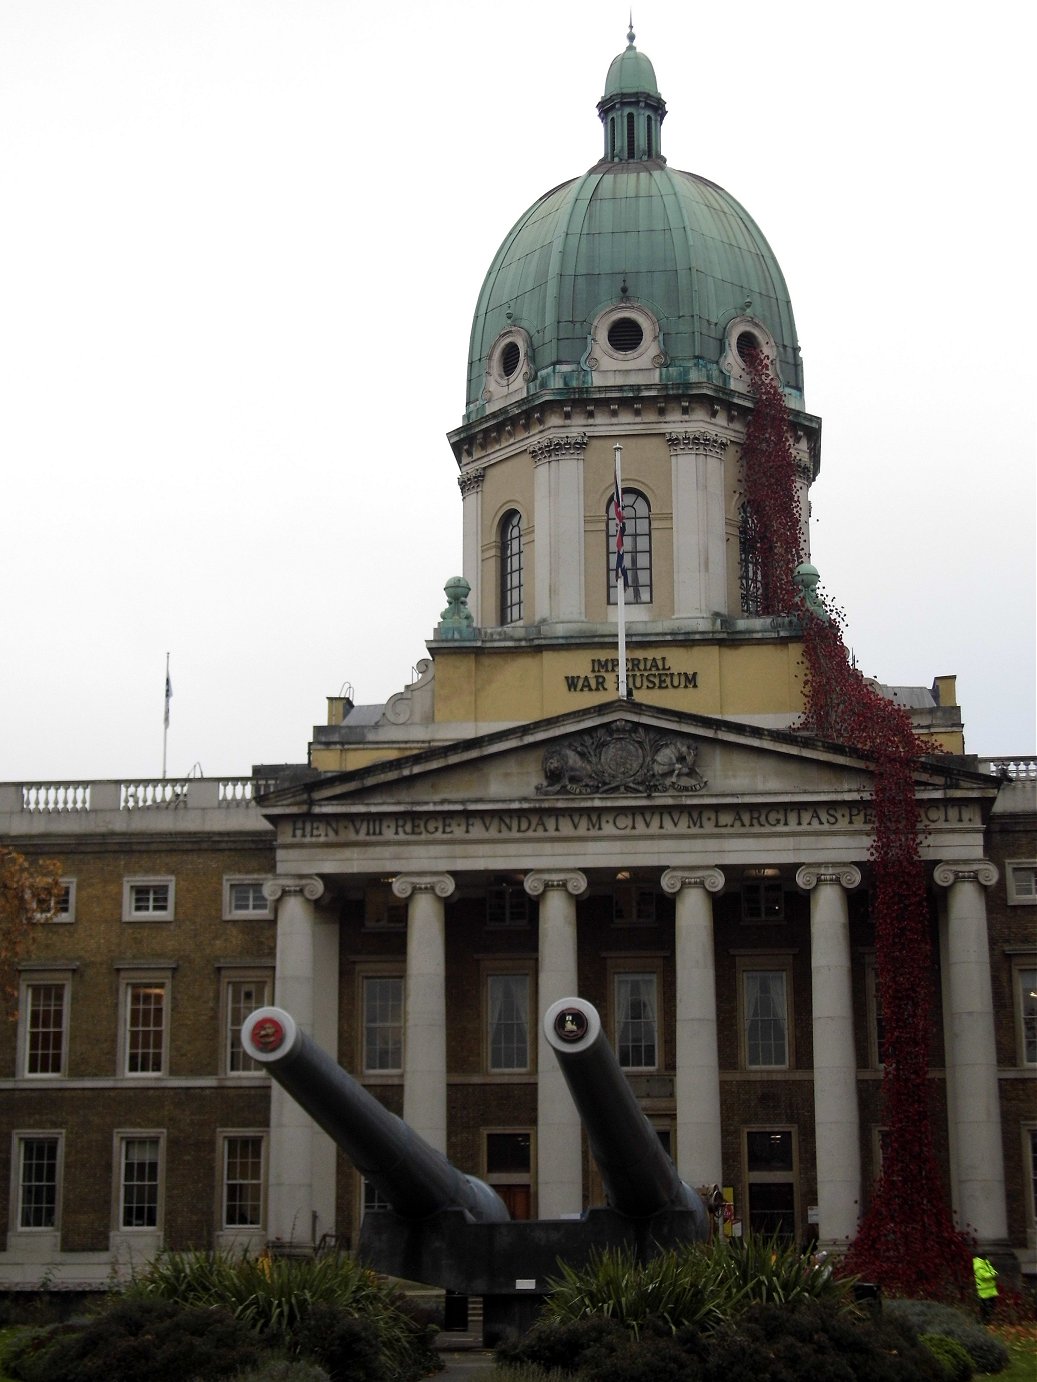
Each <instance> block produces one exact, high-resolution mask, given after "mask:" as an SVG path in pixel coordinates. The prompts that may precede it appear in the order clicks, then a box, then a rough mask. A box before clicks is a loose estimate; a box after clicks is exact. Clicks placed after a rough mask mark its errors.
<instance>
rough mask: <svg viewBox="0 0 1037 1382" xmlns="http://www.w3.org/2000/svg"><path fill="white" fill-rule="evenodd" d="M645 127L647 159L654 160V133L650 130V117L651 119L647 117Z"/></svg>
mask: <svg viewBox="0 0 1037 1382" xmlns="http://www.w3.org/2000/svg"><path fill="white" fill-rule="evenodd" d="M645 125H646V132H647V135H648V157H649V158H654V157H655V136H654V131H653V129H652V117H651V116H650V115H649V117H648V119H647V120H646V122H645Z"/></svg>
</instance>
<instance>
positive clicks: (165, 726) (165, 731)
mask: <svg viewBox="0 0 1037 1382" xmlns="http://www.w3.org/2000/svg"><path fill="white" fill-rule="evenodd" d="M172 694H173V683H172V682H171V681H170V680H169V654H168V653H166V708H165V713H164V714H163V716H162V777H163V779H164V778H165V776H166V743H167V741H168V739H169V698H170V696H172Z"/></svg>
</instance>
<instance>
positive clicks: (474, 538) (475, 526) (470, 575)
mask: <svg viewBox="0 0 1037 1382" xmlns="http://www.w3.org/2000/svg"><path fill="white" fill-rule="evenodd" d="M485 474H486V468H485V466H477V467H476V468H475V469H472V470H464V471H462V472H461V474H460V475H459V476H458V477H457V483H458V486H459V488H460V490H461V569H462V570H463V572H464V576H465V580H466V581H467V582H468V584H469V585H470V586H471V587H472V589H471V592H470V594H469V601H468V608H469V609H470V610H471V611H472V614H473V615H474V616H475V622H476V624H478V625H483V624H496V622H497V619H498V613H497V611H496V610H491V611H489V612H487V611H486V610H484V609H483V607H482V591H483V579H482V482H483V477H484V476H485Z"/></svg>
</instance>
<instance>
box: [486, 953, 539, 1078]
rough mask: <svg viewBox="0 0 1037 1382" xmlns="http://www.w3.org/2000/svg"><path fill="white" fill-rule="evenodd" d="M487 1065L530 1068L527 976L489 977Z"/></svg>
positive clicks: (487, 992) (513, 1068)
mask: <svg viewBox="0 0 1037 1382" xmlns="http://www.w3.org/2000/svg"><path fill="white" fill-rule="evenodd" d="M486 1009H487V1019H488V1031H487V1043H486V1049H487V1064H488V1067H489V1069H490V1070H500V1071H505V1070H528V1069H529V975H528V974H491V975H489V976H488V978H487V981H486Z"/></svg>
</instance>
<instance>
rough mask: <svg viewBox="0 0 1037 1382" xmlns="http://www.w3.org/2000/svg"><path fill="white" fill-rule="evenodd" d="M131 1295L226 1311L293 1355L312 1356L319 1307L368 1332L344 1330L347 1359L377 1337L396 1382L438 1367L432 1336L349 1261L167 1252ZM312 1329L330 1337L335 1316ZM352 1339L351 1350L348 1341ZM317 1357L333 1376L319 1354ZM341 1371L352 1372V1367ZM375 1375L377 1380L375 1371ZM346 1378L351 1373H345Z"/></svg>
mask: <svg viewBox="0 0 1037 1382" xmlns="http://www.w3.org/2000/svg"><path fill="white" fill-rule="evenodd" d="M132 1291H133V1292H134V1293H135V1294H137V1295H141V1296H159V1297H162V1298H164V1299H170V1300H176V1301H180V1302H183V1303H185V1304H196V1305H199V1306H213V1305H216V1306H220V1307H221V1308H224V1309H227V1310H230V1311H232V1312H233V1314H234V1315H235V1316H236V1318H237V1319H239V1320H240V1321H241V1322H242V1323H243V1324H245V1325H247V1327H248V1328H249V1329H251V1330H253V1331H254V1332H255V1333H256V1334H258V1335H260V1336H261V1337H263V1338H266V1339H268V1340H271V1341H272V1342H273V1343H274V1344H275V1345H276V1346H277V1347H278V1348H280V1349H282V1350H283V1351H285V1352H287V1353H289V1354H292V1355H301V1354H305V1353H307V1352H309V1345H308V1343H307V1339H308V1337H309V1335H310V1334H311V1333H312V1332H313V1330H312V1329H311V1324H310V1321H311V1319H312V1317H313V1312H314V1310H315V1309H316V1308H317V1307H318V1306H327V1307H329V1308H331V1309H332V1310H334V1311H335V1312H338V1314H339V1315H340V1316H341V1317H348V1318H350V1319H353V1320H355V1321H360V1322H362V1327H354V1326H349V1327H348V1328H347V1327H343V1328H342V1330H341V1331H340V1333H341V1337H340V1340H339V1343H338V1344H337V1345H334V1347H335V1348H339V1349H341V1350H342V1356H343V1358H345V1357H346V1354H347V1353H348V1350H349V1348H351V1347H352V1348H353V1349H354V1350H355V1351H356V1350H361V1349H362V1348H363V1347H364V1343H363V1340H369V1339H372V1338H373V1339H375V1340H376V1344H377V1349H378V1353H379V1362H378V1366H379V1367H380V1368H382V1369H383V1370H384V1371H385V1375H386V1376H387V1377H391V1378H393V1379H394V1382H407V1380H408V1379H410V1378H418V1377H423V1376H425V1375H426V1374H427V1373H428V1372H429V1371H431V1370H432V1369H434V1367H435V1360H434V1358H433V1356H432V1354H431V1350H430V1331H429V1329H428V1328H427V1327H426V1326H425V1325H424V1324H423V1323H422V1322H421V1320H420V1319H417V1318H415V1313H414V1312H413V1311H411V1310H410V1308H409V1306H408V1304H407V1302H406V1301H405V1300H404V1299H403V1297H402V1296H400V1295H399V1294H398V1293H397V1292H395V1291H393V1290H392V1288H391V1287H390V1286H388V1285H387V1284H386V1282H385V1281H383V1280H382V1278H380V1277H378V1276H376V1275H375V1273H373V1272H370V1271H368V1270H367V1269H366V1268H363V1267H360V1266H358V1265H357V1263H355V1262H354V1261H353V1260H352V1259H351V1258H348V1257H344V1256H334V1255H330V1256H327V1257H317V1258H289V1257H267V1256H265V1255H264V1256H262V1257H250V1256H247V1255H246V1256H243V1257H241V1256H231V1255H229V1254H226V1253H213V1252H205V1253H165V1254H163V1255H162V1256H161V1257H159V1258H158V1259H156V1261H155V1262H153V1263H151V1264H150V1266H149V1267H148V1268H147V1269H146V1270H145V1271H144V1272H143V1273H141V1274H140V1275H139V1276H138V1277H137V1278H136V1279H135V1281H134V1283H133V1287H132ZM313 1328H314V1329H317V1332H318V1333H320V1331H323V1332H324V1336H327V1337H330V1336H328V1335H327V1331H328V1330H329V1329H331V1328H332V1326H331V1324H330V1317H323V1322H322V1323H321V1324H320V1325H319V1327H318V1326H314V1327H313ZM327 1337H326V1338H325V1342H327ZM349 1339H351V1340H352V1343H349V1342H347V1340H349ZM328 1347H329V1348H330V1347H332V1345H331V1344H328ZM316 1356H317V1358H318V1361H320V1362H322V1363H323V1364H324V1366H325V1369H326V1370H329V1371H330V1369H328V1365H327V1363H326V1362H325V1360H324V1359H323V1358H322V1357H321V1356H320V1354H317V1355H316ZM341 1366H342V1367H347V1363H346V1362H343V1363H342V1365H341ZM369 1375H370V1376H371V1377H372V1378H373V1377H376V1376H377V1374H375V1373H374V1372H373V1371H370V1374H369ZM332 1376H333V1377H334V1374H333V1373H332ZM343 1376H344V1377H350V1376H352V1374H350V1373H349V1372H345V1373H343ZM181 1382H182V1379H181Z"/></svg>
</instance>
